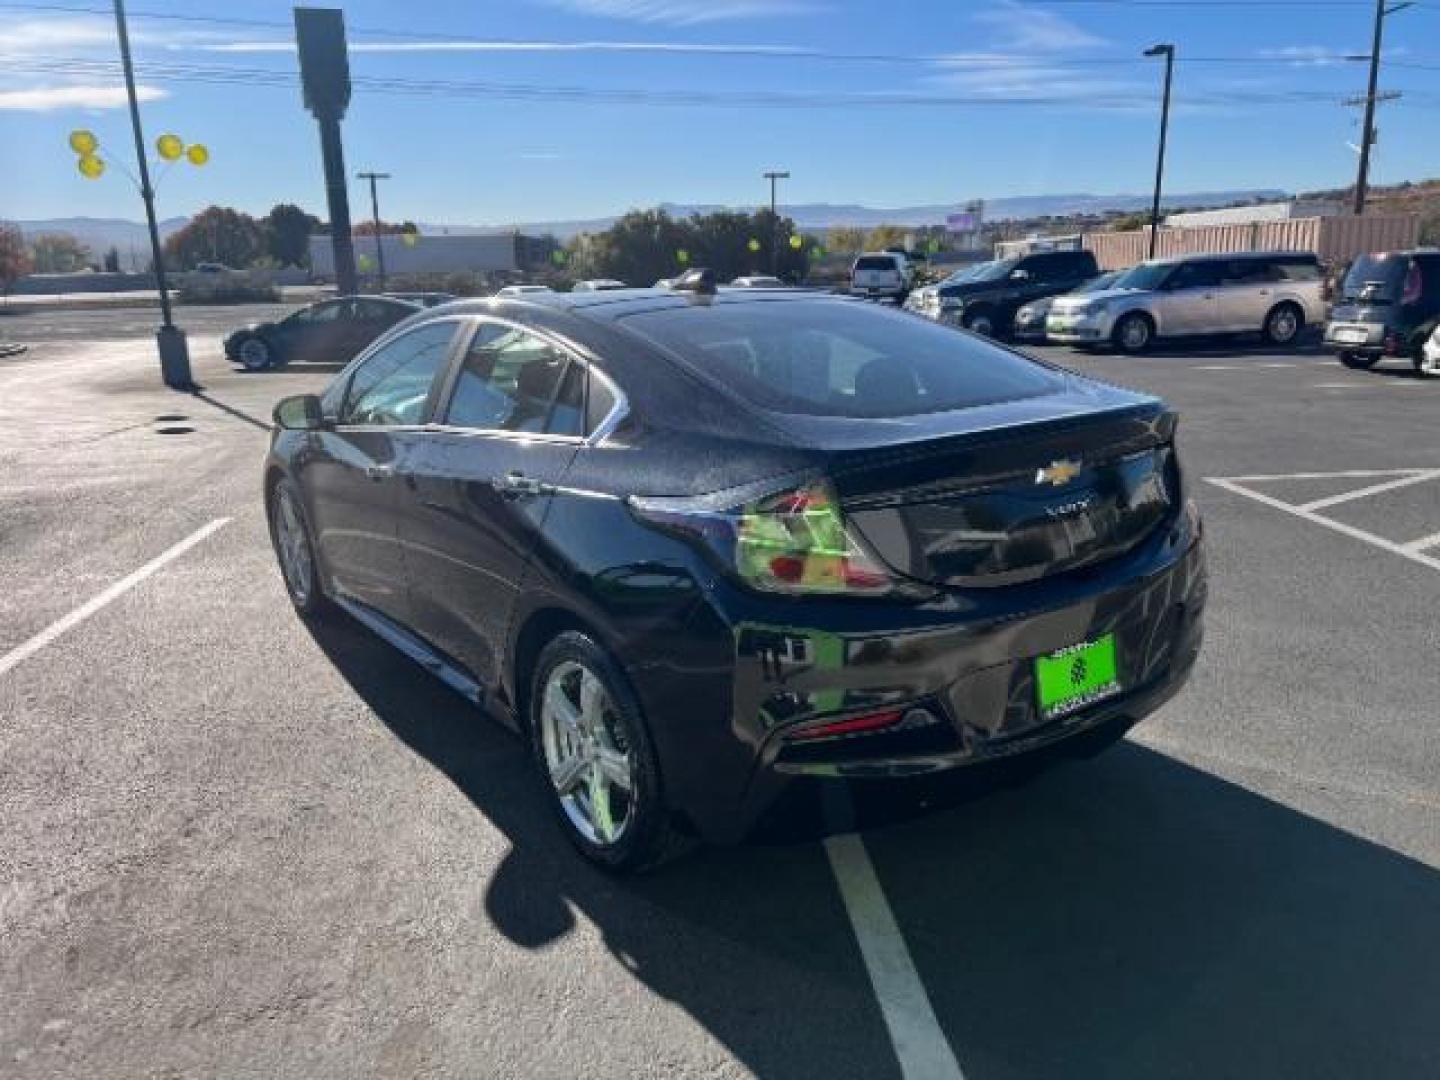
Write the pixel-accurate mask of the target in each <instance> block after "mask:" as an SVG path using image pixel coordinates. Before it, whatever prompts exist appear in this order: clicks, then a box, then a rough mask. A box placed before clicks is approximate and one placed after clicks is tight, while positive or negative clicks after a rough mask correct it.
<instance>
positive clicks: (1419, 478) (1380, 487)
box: [1300, 469, 1440, 511]
mask: <svg viewBox="0 0 1440 1080" xmlns="http://www.w3.org/2000/svg"><path fill="white" fill-rule="evenodd" d="M1437 476H1440V469H1431V470H1430V471H1428V472H1423V473H1416V474H1414V475H1413V476H1406V477H1402V478H1401V479H1399V480H1387V481H1386V482H1385V483H1383V484H1371V485H1370V486H1369V487H1363V488H1357V489H1356V490H1354V491H1343V492H1341V493H1340V494H1339V495H1329V496H1326V497H1325V498H1323V499H1316V500H1315V501H1314V502H1308V503H1303V504H1301V506H1300V509H1301V510H1312V511H1313V510H1323V509H1325V507H1327V506H1339V505H1340V504H1341V503H1343V502H1349V501H1350V500H1351V499H1363V498H1364V497H1365V496H1366V495H1379V494H1380V493H1381V492H1382V491H1394V490H1395V489H1396V488H1402V487H1409V486H1410V485H1411V484H1423V483H1424V482H1425V481H1426V480H1434V479H1435V478H1436V477H1437Z"/></svg>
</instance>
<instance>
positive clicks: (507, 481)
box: [493, 472, 555, 499]
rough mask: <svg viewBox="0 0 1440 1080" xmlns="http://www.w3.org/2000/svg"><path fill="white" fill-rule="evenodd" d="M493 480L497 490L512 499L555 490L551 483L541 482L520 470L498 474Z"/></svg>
mask: <svg viewBox="0 0 1440 1080" xmlns="http://www.w3.org/2000/svg"><path fill="white" fill-rule="evenodd" d="M493 482H494V484H495V490H496V491H498V492H500V494H502V495H504V496H506V497H507V498H511V499H518V498H520V496H522V495H545V494H548V493H549V492H552V491H554V490H555V489H554V487H553V486H551V485H550V484H544V483H541V482H540V481H539V480H536V479H535V478H534V477H533V476H526V475H525V474H524V473H519V472H508V473H506V474H505V475H504V476H497V477H496V478H495V480H494V481H493Z"/></svg>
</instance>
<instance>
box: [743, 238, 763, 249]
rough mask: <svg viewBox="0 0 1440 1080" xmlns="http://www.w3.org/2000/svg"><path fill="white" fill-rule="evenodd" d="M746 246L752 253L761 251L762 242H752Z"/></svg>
mask: <svg viewBox="0 0 1440 1080" xmlns="http://www.w3.org/2000/svg"><path fill="white" fill-rule="evenodd" d="M745 246H746V247H747V248H749V249H750V250H751V251H759V250H760V241H759V240H751V241H750V242H749V243H748V244H746V245H745Z"/></svg>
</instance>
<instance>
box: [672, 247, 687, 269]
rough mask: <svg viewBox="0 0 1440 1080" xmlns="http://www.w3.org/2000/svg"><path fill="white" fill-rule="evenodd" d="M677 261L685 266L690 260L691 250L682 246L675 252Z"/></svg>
mask: <svg viewBox="0 0 1440 1080" xmlns="http://www.w3.org/2000/svg"><path fill="white" fill-rule="evenodd" d="M675 261H676V262H678V263H679V264H680V265H681V266H684V265H685V264H686V263H688V262H689V261H690V252H688V251H686V250H685V249H684V248H681V249H680V250H679V251H677V252H675Z"/></svg>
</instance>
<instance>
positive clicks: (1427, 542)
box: [1400, 532, 1440, 551]
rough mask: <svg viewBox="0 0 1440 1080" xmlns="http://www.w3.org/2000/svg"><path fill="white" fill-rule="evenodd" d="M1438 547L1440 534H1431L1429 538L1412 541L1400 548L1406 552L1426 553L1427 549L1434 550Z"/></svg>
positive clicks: (1423, 537)
mask: <svg viewBox="0 0 1440 1080" xmlns="http://www.w3.org/2000/svg"><path fill="white" fill-rule="evenodd" d="M1437 545H1440V532H1437V533H1431V534H1430V535H1429V536H1422V537H1421V538H1420V539H1419V540H1411V541H1408V542H1407V543H1404V544H1401V545H1400V546H1401V547H1403V548H1404V549H1405V550H1406V551H1424V550H1425V549H1426V548H1432V547H1435V546H1437Z"/></svg>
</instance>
